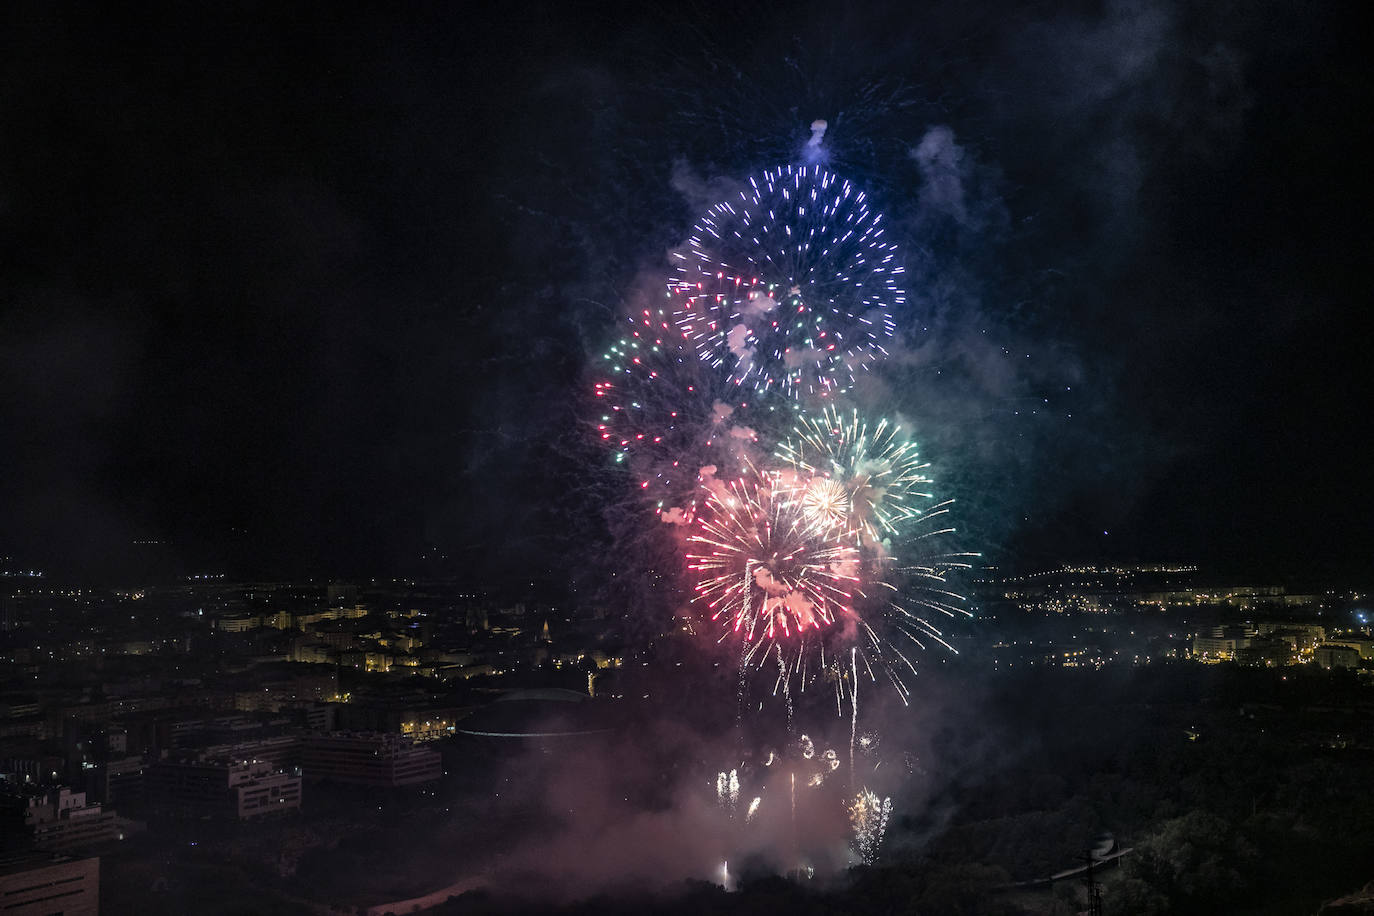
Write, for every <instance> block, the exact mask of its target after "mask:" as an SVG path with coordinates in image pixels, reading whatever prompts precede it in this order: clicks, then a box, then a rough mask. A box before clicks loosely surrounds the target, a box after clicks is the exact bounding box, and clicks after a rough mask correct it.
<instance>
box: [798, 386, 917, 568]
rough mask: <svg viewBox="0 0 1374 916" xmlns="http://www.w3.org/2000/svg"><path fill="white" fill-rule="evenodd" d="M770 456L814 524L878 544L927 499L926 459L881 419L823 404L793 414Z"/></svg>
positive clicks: (912, 516)
mask: <svg viewBox="0 0 1374 916" xmlns="http://www.w3.org/2000/svg"><path fill="white" fill-rule="evenodd" d="M776 457H777V458H778V459H779V460H781V461H783V462H785V463H786V464H787V465H788V466H790V467H791V468H792V469H793V470H794V471H796V472H797V477H796V479H797V480H798V481H799V482H800V491H801V492H800V496H799V498H800V500H801V502H802V504H803V506H804V507H806V509H807V511H808V512H810V514H811V515H812V516H813V517H814V518H815V519H816V521H817V522H818V523H820V524H825V525H828V526H831V527H836V528H845V529H848V530H849V531H851V532H853V533H854V534H855V535H857V536H858V537H859V539H860V541H861V543H863V544H864V546H867V547H875V548H876V547H880V546H881V544H882V542H883V540H884V539H890V538H892V537H894V536H896V535H898V534H899V528H901V527H902V526H903V523H906V522H914V521H916V520H918V519H920V518H921V517H922V515H923V514H924V513H925V510H923V509H922V508H920V505H921V502H922V501H923V500H929V499H931V498H932V494H931V492H930V487H931V482H932V481H931V479H930V477H929V476H927V475H926V473H925V472H926V470H927V469H928V468H929V467H930V465H929V464H928V463H926V462H923V461H922V460H921V457H920V454H919V452H918V451H917V449H916V444H915V443H914V442H912V441H911V440H909V439H906V438H905V437H903V436H902V428H901V426H899V425H898V424H895V423H892V422H890V421H888V420H885V419H883V420H879V421H878V422H876V423H874V424H873V425H872V426H871V427H870V425H869V424H868V422H867V421H865V420H864V419H862V418H861V417H860V416H859V413H858V411H855V410H851V411H844V410H841V409H839V408H837V407H835V406H827V407H826V408H825V409H824V410H823V411H822V412H821V413H820V414H819V415H806V416H802V417H800V418H799V419H798V421H797V424H796V426H795V427H794V428H793V430H792V432H791V434H790V435H789V436H788V437H787V438H786V439H784V440H783V441H782V442H781V443H780V444H779V445H778V448H777V452H776Z"/></svg>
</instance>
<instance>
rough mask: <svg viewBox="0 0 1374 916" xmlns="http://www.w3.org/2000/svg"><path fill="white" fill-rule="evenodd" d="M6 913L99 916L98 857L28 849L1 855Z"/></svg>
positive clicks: (1, 905)
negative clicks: (22, 851)
mask: <svg viewBox="0 0 1374 916" xmlns="http://www.w3.org/2000/svg"><path fill="white" fill-rule="evenodd" d="M0 912H3V913H4V914H5V916H51V914H54V913H61V914H62V916H98V914H99V912H100V859H98V858H89V859H77V858H72V857H70V856H60V855H53V854H51V853H42V852H28V853H21V854H18V855H10V856H4V857H0Z"/></svg>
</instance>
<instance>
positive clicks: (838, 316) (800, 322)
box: [669, 165, 906, 397]
mask: <svg viewBox="0 0 1374 916" xmlns="http://www.w3.org/2000/svg"><path fill="white" fill-rule="evenodd" d="M882 223H883V216H882V214H881V213H878V212H877V211H875V210H872V209H870V208H869V205H868V201H867V198H866V195H865V194H864V192H863V191H860V190H859V189H858V188H857V187H855V186H854V185H853V184H851V183H850V182H849V181H846V180H845V179H843V178H840V177H838V176H836V175H834V174H832V173H831V172H828V171H826V170H825V169H823V168H821V167H820V166H819V165H804V166H790V165H789V166H782V167H780V168H777V169H772V170H769V171H765V172H763V173H762V174H761V175H756V176H754V177H752V178H750V179H749V187H748V188H747V189H745V190H743V191H740V192H739V194H738V196H737V197H736V198H733V199H727V200H723V201H721V202H720V203H717V204H716V205H715V206H713V207H712V208H711V209H710V210H709V211H708V212H707V213H706V215H704V216H703V217H702V218H701V219H700V220H698V221H697V224H696V225H695V226H693V227H692V232H691V234H690V236H689V238H688V240H687V244H686V245H685V246H684V250H681V251H677V252H674V253H673V257H674V259H675V261H676V264H675V269H674V274H673V277H672V279H671V280H670V281H669V288H670V289H671V290H673V291H676V292H678V293H680V294H682V297H683V300H682V308H681V309H680V310H679V312H678V314H677V315H676V316H675V323H676V325H677V327H678V328H680V329H681V331H682V333H683V335H684V336H685V337H686V338H687V339H688V340H689V341H691V343H692V344H693V346H694V347H695V348H696V351H697V353H698V355H699V356H700V357H701V359H702V361H703V362H706V363H707V364H709V365H710V366H711V367H713V368H715V369H717V370H720V371H722V372H724V373H725V374H726V375H727V377H728V378H729V380H730V381H731V382H732V383H733V384H734V385H736V386H738V387H740V388H743V389H753V390H754V391H756V392H759V393H769V392H779V393H781V394H782V395H783V396H785V397H801V396H819V397H827V396H832V395H834V394H836V393H837V392H841V391H845V390H847V389H848V388H849V387H850V386H852V385H853V382H854V372H855V371H856V370H867V369H868V368H869V366H870V365H871V364H872V363H873V362H875V361H876V360H878V359H880V358H882V357H885V356H887V350H886V349H885V348H884V344H885V343H887V341H888V340H889V339H890V338H891V337H893V335H894V334H895V332H896V325H895V324H894V322H893V318H892V312H893V309H895V308H897V307H899V306H901V305H902V304H904V303H905V302H906V293H905V291H904V290H903V289H902V287H901V278H902V274H903V272H904V269H903V267H902V266H901V265H900V263H899V262H898V260H897V246H896V244H895V243H893V242H890V241H888V240H887V238H886V237H885V230H884V228H883V225H882Z"/></svg>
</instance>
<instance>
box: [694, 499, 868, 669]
mask: <svg viewBox="0 0 1374 916" xmlns="http://www.w3.org/2000/svg"><path fill="white" fill-rule="evenodd" d="M698 524H699V527H698V529H697V530H696V532H695V533H694V534H693V535H692V536H691V537H690V538H689V539H688V543H689V553H688V554H687V563H688V568H689V569H691V570H693V571H694V572H696V573H697V574H699V576H700V578H699V579H698V581H697V583H696V591H697V598H698V599H699V600H700V601H701V602H702V603H703V604H704V605H705V608H706V612H707V615H708V616H709V617H710V619H711V620H713V621H717V622H720V623H723V624H724V626H725V628H726V633H727V635H728V634H731V633H733V634H736V635H738V636H739V637H740V638H741V639H743V640H744V642H746V643H755V642H756V641H757V643H758V644H766V645H771V646H777V645H780V644H781V641H785V640H790V639H792V638H793V637H796V638H801V639H804V638H805V636H806V635H807V634H808V633H811V632H814V631H819V630H821V629H824V628H826V627H829V626H830V625H832V624H833V623H835V621H836V619H838V618H840V617H842V616H845V615H847V614H849V613H850V611H849V605H850V602H851V599H852V592H853V588H854V586H855V585H856V584H857V579H856V577H855V575H854V566H855V564H856V562H857V551H855V549H854V548H853V547H851V546H849V545H848V544H846V543H844V542H842V541H841V540H838V539H835V538H831V537H827V536H826V532H825V531H824V530H823V529H822V528H820V527H819V526H818V525H816V524H815V522H814V521H813V520H812V519H811V518H810V517H809V516H808V515H807V514H806V513H805V512H804V511H803V510H802V508H801V506H800V504H799V503H798V502H797V501H795V500H793V499H790V498H789V497H788V495H787V492H786V491H785V490H779V489H778V488H777V487H776V486H775V482H774V480H773V479H772V478H771V477H770V476H768V475H762V474H757V473H756V474H755V475H754V479H753V480H741V481H733V482H731V483H728V484H721V485H720V486H717V487H714V488H712V489H711V490H710V491H709V493H708V495H707V498H706V506H705V511H704V512H703V513H702V516H701V518H700V520H699V522H698ZM751 654H752V653H751ZM786 670H787V669H786V667H785V666H784V668H783V671H784V673H785V672H786Z"/></svg>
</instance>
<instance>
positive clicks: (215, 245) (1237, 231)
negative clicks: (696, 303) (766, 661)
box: [0, 2, 1374, 580]
mask: <svg viewBox="0 0 1374 916" xmlns="http://www.w3.org/2000/svg"><path fill="white" fill-rule="evenodd" d="M841 6H843V5H841V4H833V3H831V4H814V5H810V6H806V7H799V8H798V9H797V11H796V12H794V13H792V14H789V15H787V16H781V15H778V14H777V13H776V12H774V11H772V9H771V6H770V5H768V4H748V3H745V4H731V5H730V11H729V12H725V13H718V12H716V11H714V10H713V9H712V8H711V7H710V6H709V5H692V6H685V7H684V6H677V5H660V4H631V5H626V6H624V7H621V8H616V7H611V6H599V7H598V8H597V9H598V11H597V12H592V11H590V10H589V9H583V8H581V5H580V4H551V5H549V6H548V7H540V6H526V5H521V4H500V5H495V6H489V7H487V8H486V13H485V14H484V15H480V16H479V15H475V14H474V13H473V12H472V9H471V8H469V7H468V5H464V4H438V5H435V6H434V7H433V8H432V9H428V10H426V11H417V10H412V11H411V12H410V13H407V14H402V13H400V12H397V11H396V10H395V9H390V8H386V9H382V8H379V9H378V10H376V11H374V12H372V13H356V14H355V13H348V14H345V13H343V12H340V11H339V10H338V8H336V7H335V6H334V5H326V4H321V5H318V6H312V5H304V4H263V5H260V6H258V5H252V4H244V5H238V4H229V5H217V6H215V7H214V8H213V13H207V12H206V10H209V9H210V8H208V7H207V8H203V9H198V8H194V7H187V8H186V10H187V12H186V13H185V15H184V17H183V16H180V15H176V16H173V15H154V14H147V18H146V19H145V20H144V21H131V20H121V21H112V20H110V19H108V18H106V17H103V16H100V15H97V14H96V13H95V12H94V11H93V9H88V8H85V7H82V6H77V5H61V4H37V3H35V4H30V5H23V4H21V5H17V6H10V7H8V8H7V10H6V12H5V13H4V14H0V16H2V17H3V20H4V21H3V22H0V555H3V556H10V557H13V558H15V562H18V563H20V564H26V565H31V566H36V567H40V568H44V569H49V570H52V571H54V572H56V573H61V574H73V575H81V576H88V577H104V578H112V579H115V580H119V579H127V578H129V577H131V576H134V575H140V574H144V573H148V574H151V573H154V572H168V571H178V572H199V571H206V572H227V573H229V574H231V575H316V574H323V575H346V576H359V575H388V574H392V573H398V572H413V571H451V572H454V573H458V574H468V573H470V574H472V575H474V576H476V577H479V578H500V577H513V576H524V575H526V574H529V575H538V576H547V577H551V578H555V579H557V578H560V577H563V576H565V575H566V574H568V573H569V572H578V573H580V574H583V575H586V574H588V572H587V571H588V570H599V569H604V568H605V564H606V563H607V559H606V558H607V557H614V556H615V551H616V549H617V547H618V543H617V542H613V541H612V538H613V537H616V536H615V535H614V534H613V533H610V532H608V531H607V527H606V522H605V519H606V513H607V510H606V502H607V501H608V500H614V499H615V497H614V495H613V494H615V493H616V492H617V487H619V486H620V485H621V484H623V483H624V482H623V481H621V480H618V479H617V478H616V476H615V472H614V470H613V469H610V468H608V466H607V461H606V456H605V454H603V453H601V452H599V451H598V450H597V448H596V445H595V443H593V442H592V441H591V440H592V437H591V436H590V434H589V426H588V421H589V419H590V413H589V412H590V410H591V408H590V407H589V405H588V398H587V392H588V390H589V387H590V385H589V381H588V379H589V378H590V376H589V375H588V371H589V370H588V366H589V365H590V363H591V361H592V358H593V357H594V356H595V354H597V353H598V352H599V348H601V347H602V346H604V344H605V343H606V342H607V341H608V340H609V339H610V338H611V336H612V334H613V331H614V328H615V325H616V324H617V322H618V321H619V320H620V317H621V316H622V315H623V314H624V312H625V311H626V310H627V309H628V308H630V307H632V306H633V304H634V303H635V302H636V299H637V297H638V296H642V295H643V294H644V292H643V291H644V290H645V289H647V288H650V287H651V286H652V284H653V282H654V281H653V278H654V277H656V276H658V275H660V274H661V271H662V269H663V266H664V264H665V263H666V253H667V251H668V250H669V249H670V248H671V247H672V246H673V245H674V244H676V243H678V242H680V241H681V240H682V239H683V238H684V236H685V233H686V230H687V229H688V228H689V227H690V225H691V223H692V220H693V219H694V218H695V216H696V215H697V214H698V213H699V211H700V210H701V208H702V207H703V206H704V205H706V204H709V203H711V202H712V201H713V199H714V196H713V195H714V194H715V193H716V192H718V191H720V190H721V189H728V188H730V187H731V186H732V184H733V183H735V182H739V181H741V180H742V179H744V178H746V177H747V176H748V175H749V174H751V173H755V172H757V171H759V170H761V169H763V168H766V167H770V166H773V165H776V164H780V163H786V162H792V161H796V160H797V157H798V156H799V154H800V151H801V149H802V146H803V144H804V143H805V141H806V140H807V138H808V136H809V132H808V129H807V128H808V125H809V124H810V123H811V121H812V120H813V119H815V118H825V119H827V120H828V121H829V124H830V129H829V131H828V133H827V135H826V144H827V148H828V151H829V153H830V156H831V160H830V167H831V168H832V169H834V170H835V171H837V172H840V173H842V174H844V175H846V176H847V177H850V178H852V179H853V180H855V181H857V182H858V183H860V184H862V185H864V186H865V187H867V188H868V189H869V190H870V192H871V193H872V195H873V197H874V199H875V200H876V201H877V202H878V204H879V205H880V206H881V207H882V209H883V210H884V211H885V212H886V213H887V214H888V216H889V218H890V220H891V221H892V225H893V226H894V227H895V231H896V233H897V235H898V238H899V240H900V241H901V243H902V246H903V250H904V252H905V253H906V254H905V257H906V260H907V263H908V267H909V269H910V275H911V277H912V283H911V291H912V298H911V303H910V311H909V312H908V313H906V314H899V315H898V316H897V319H898V322H899V325H900V326H901V328H902V334H901V337H900V340H899V341H898V342H897V343H896V345H895V346H894V350H895V355H894V358H893V360H891V365H889V366H887V367H886V368H885V370H884V372H883V374H882V377H881V378H880V379H877V380H875V382H874V384H873V385H872V386H871V388H870V389H869V390H867V391H865V392H862V396H863V397H864V398H866V399H867V401H868V402H869V403H875V404H878V405H880V406H882V407H885V408H886V407H889V406H890V407H891V408H892V409H893V410H895V411H897V412H900V413H901V414H902V415H903V416H905V417H908V418H910V419H911V420H912V421H913V423H914V424H915V426H916V428H917V429H918V431H919V434H920V436H921V438H922V441H923V445H924V447H925V451H926V453H927V454H928V455H929V456H930V458H931V460H932V461H933V462H934V465H935V469H936V473H937V479H938V480H940V481H941V483H942V485H943V486H945V487H946V488H947V490H948V492H949V493H951V494H952V495H954V496H956V497H957V499H958V503H957V505H958V506H959V510H960V517H961V520H962V521H961V524H962V525H963V526H964V528H965V535H966V537H967V538H969V539H970V540H971V541H972V542H974V544H975V546H977V547H979V549H983V550H985V552H986V553H987V555H988V556H989V557H990V558H993V559H995V560H996V562H999V563H1011V564H1019V565H1024V566H1030V567H1034V566H1037V565H1045V564H1051V563H1060V562H1072V561H1080V560H1098V559H1120V560H1135V559H1138V560H1145V561H1153V560H1190V561H1195V562H1198V563H1201V564H1203V565H1204V566H1205V567H1208V568H1214V569H1219V570H1232V571H1237V572H1243V573H1246V574H1268V573H1269V572H1276V573H1282V574H1283V575H1290V576H1291V575H1298V576H1301V575H1303V574H1306V573H1314V574H1317V575H1321V576H1325V575H1331V576H1337V577H1345V576H1355V577H1362V576H1365V575H1366V574H1367V573H1368V572H1369V566H1368V558H1369V556H1371V551H1374V525H1371V522H1370V518H1371V515H1370V513H1371V510H1372V509H1374V500H1371V487H1370V484H1369V482H1368V481H1369V472H1368V465H1369V462H1370V457H1371V445H1374V437H1372V436H1371V422H1370V405H1371V398H1370V393H1371V383H1370V375H1371V368H1370V362H1369V360H1368V358H1367V357H1366V351H1367V349H1368V346H1369V343H1368V337H1367V336H1366V334H1365V333H1364V327H1365V325H1366V324H1367V323H1368V319H1367V315H1366V309H1367V304H1368V297H1369V294H1368V289H1369V282H1368V280H1367V278H1366V277H1367V272H1368V270H1369V262H1370V256H1371V253H1372V252H1374V248H1371V234H1370V232H1369V228H1368V227H1369V210H1368V206H1367V204H1368V202H1369V201H1370V199H1371V196H1370V194H1369V190H1370V188H1369V185H1370V179H1369V163H1368V157H1369V151H1370V143H1369V141H1370V129H1369V123H1370V122H1369V115H1370V112H1371V110H1374V107H1372V106H1371V103H1374V97H1372V95H1371V92H1370V89H1371V86H1370V79H1371V77H1370V68H1369V66H1368V59H1367V53H1366V43H1365V41H1364V40H1363V38H1362V36H1363V34H1364V33H1363V32H1362V30H1361V29H1359V28H1358V27H1357V26H1356V22H1355V18H1354V17H1355V15H1356V5H1353V4H1343V5H1337V4H1331V5H1310V4H1299V3H1265V4H1256V3H1237V4H1177V5H1174V4H1169V3H1149V2H1146V3H1106V4H1094V3H1033V4H1020V3H1018V4H998V5H993V4H971V5H969V6H970V8H969V9H960V10H957V11H956V10H951V9H949V8H948V7H949V6H950V5H949V4H930V5H916V6H913V5H909V4H895V3H894V4H891V5H888V6H876V5H866V4H863V5H860V8H859V9H857V10H852V11H849V12H845V11H843V10H842V9H841ZM212 15H213V16H214V17H216V18H211V16H212ZM1347 17H1348V18H1347ZM608 494H612V495H608ZM139 541H158V542H161V543H160V544H155V545H148V544H139V543H136V542H139ZM626 549H628V548H626ZM426 554H429V557H430V558H429V559H423V560H422V557H424V556H425V555H426ZM598 564H600V565H598ZM630 565H632V564H630Z"/></svg>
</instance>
